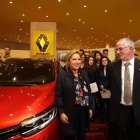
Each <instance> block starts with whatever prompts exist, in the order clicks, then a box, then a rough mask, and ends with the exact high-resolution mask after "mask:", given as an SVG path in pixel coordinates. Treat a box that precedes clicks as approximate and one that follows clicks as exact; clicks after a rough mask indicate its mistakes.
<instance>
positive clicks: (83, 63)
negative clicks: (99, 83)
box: [80, 53, 85, 70]
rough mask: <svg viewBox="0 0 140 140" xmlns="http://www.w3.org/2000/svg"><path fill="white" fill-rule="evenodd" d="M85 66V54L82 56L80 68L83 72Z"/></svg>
mask: <svg viewBox="0 0 140 140" xmlns="http://www.w3.org/2000/svg"><path fill="white" fill-rule="evenodd" d="M84 66H85V54H83V53H82V54H81V66H80V68H81V69H82V70H84Z"/></svg>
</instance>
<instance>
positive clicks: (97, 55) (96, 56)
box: [94, 51, 102, 111]
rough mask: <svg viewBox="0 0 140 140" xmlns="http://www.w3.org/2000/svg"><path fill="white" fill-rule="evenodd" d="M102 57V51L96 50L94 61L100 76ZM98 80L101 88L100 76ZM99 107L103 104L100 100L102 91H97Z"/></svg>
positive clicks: (98, 108)
mask: <svg viewBox="0 0 140 140" xmlns="http://www.w3.org/2000/svg"><path fill="white" fill-rule="evenodd" d="M101 58H102V54H101V52H99V51H96V52H95V53H94V63H95V64H96V67H97V75H98V76H99V67H100V64H101V63H100V60H101ZM96 82H97V86H98V89H99V80H98V78H97V80H96ZM96 97H97V109H96V110H98V111H99V110H100V106H101V102H100V100H101V95H100V92H97V96H96Z"/></svg>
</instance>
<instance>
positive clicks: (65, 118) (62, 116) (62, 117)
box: [60, 113, 69, 124]
mask: <svg viewBox="0 0 140 140" xmlns="http://www.w3.org/2000/svg"><path fill="white" fill-rule="evenodd" d="M60 119H61V121H62V122H63V123H67V124H69V122H68V117H67V115H66V114H65V113H62V114H61V115H60Z"/></svg>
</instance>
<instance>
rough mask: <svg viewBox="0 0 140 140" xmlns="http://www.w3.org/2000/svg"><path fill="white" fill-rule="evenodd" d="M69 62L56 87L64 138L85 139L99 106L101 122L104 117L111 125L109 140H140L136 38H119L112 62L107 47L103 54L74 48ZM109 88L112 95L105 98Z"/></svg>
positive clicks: (139, 65) (139, 83) (56, 99)
mask: <svg viewBox="0 0 140 140" xmlns="http://www.w3.org/2000/svg"><path fill="white" fill-rule="evenodd" d="M66 62H67V64H66V68H65V70H64V71H62V72H60V73H59V74H58V77H57V81H56V89H55V103H56V107H57V108H58V112H59V116H60V130H61V134H62V139H64V140H65V139H66V140H75V137H77V140H85V139H86V137H85V133H86V126H87V125H89V123H88V122H89V120H90V122H91V123H94V116H95V110H96V109H98V110H99V111H100V116H99V117H100V121H99V123H100V124H102V123H103V122H104V120H105V122H106V125H109V140H125V139H126V137H127V138H128V139H129V140H140V111H139V107H140V92H139V90H138V88H139V86H140V82H139V79H140V71H139V70H140V61H139V60H137V58H135V55H134V43H133V41H132V40H130V39H129V38H123V39H120V40H119V41H118V42H117V43H116V49H115V60H113V61H112V62H111V61H110V59H109V58H108V50H107V49H104V50H103V53H102V54H101V52H99V51H95V52H94V54H90V53H89V52H84V50H79V51H71V52H69V53H68V55H67V60H66ZM127 63H129V64H128V65H127V66H126V64H127ZM92 84H95V85H96V86H97V89H98V90H97V91H96V90H95V91H94V89H92V88H93V87H91V85H92ZM108 91H110V93H111V96H110V97H109V96H108V97H104V96H103V95H102V94H105V93H107V92H108ZM101 93H102V94H101Z"/></svg>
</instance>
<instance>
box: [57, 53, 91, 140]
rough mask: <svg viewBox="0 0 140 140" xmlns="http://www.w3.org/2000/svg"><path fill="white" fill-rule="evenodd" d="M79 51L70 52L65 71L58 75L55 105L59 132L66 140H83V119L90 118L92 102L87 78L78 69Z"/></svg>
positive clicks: (79, 62)
mask: <svg viewBox="0 0 140 140" xmlns="http://www.w3.org/2000/svg"><path fill="white" fill-rule="evenodd" d="M80 65H81V55H80V53H79V51H71V52H69V53H68V55H67V58H66V70H65V71H62V72H60V73H59V74H58V76H57V80H56V88H55V104H56V107H57V109H58V112H59V115H60V130H61V134H62V136H64V137H65V139H66V140H75V137H76V136H77V140H85V139H86V137H85V132H86V131H85V120H86V119H85V117H86V109H87V108H89V113H88V114H87V115H88V116H89V117H90V118H91V117H92V104H93V103H92V100H91V90H90V84H89V80H88V76H87V74H86V72H85V71H83V70H81V69H80Z"/></svg>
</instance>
